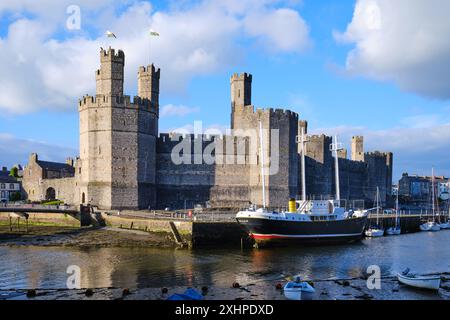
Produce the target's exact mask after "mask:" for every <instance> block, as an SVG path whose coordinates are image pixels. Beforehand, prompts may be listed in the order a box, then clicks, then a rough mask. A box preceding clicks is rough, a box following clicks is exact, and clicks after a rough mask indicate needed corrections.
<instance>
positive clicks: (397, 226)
mask: <svg viewBox="0 0 450 320" xmlns="http://www.w3.org/2000/svg"><path fill="white" fill-rule="evenodd" d="M401 233H402V229H401V227H400V222H399V204H398V191H397V197H396V200H395V225H394V226H393V227H389V228H387V230H386V234H387V235H389V236H397V235H399V234H401Z"/></svg>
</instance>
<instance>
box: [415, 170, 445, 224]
mask: <svg viewBox="0 0 450 320" xmlns="http://www.w3.org/2000/svg"><path fill="white" fill-rule="evenodd" d="M431 172H432V174H431V204H432V208H433V209H432V212H433V220H429V221H427V222H425V223H424V224H421V225H420V230H421V231H439V230H441V226H440V224H439V223H437V222H436V221H435V217H436V207H435V200H436V199H435V190H434V168H432V171H431Z"/></svg>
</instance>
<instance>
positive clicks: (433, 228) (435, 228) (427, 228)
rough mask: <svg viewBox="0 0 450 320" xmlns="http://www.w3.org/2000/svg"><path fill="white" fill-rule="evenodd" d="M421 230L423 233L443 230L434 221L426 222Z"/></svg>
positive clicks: (421, 226)
mask: <svg viewBox="0 0 450 320" xmlns="http://www.w3.org/2000/svg"><path fill="white" fill-rule="evenodd" d="M420 230H421V231H439V230H441V226H440V225H439V224H438V223H436V222H434V221H428V222H425V223H424V224H421V225H420Z"/></svg>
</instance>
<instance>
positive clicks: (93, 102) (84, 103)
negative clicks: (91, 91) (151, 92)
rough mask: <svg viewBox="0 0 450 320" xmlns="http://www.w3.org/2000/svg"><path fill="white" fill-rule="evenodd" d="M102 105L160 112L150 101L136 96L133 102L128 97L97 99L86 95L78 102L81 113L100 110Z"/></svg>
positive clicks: (103, 96)
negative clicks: (86, 110) (88, 110)
mask: <svg viewBox="0 0 450 320" xmlns="http://www.w3.org/2000/svg"><path fill="white" fill-rule="evenodd" d="M102 105H103V106H104V107H114V108H129V109H136V110H137V109H139V110H142V111H149V112H153V113H157V112H158V108H157V106H155V105H153V104H152V103H151V102H150V100H148V99H143V98H141V97H139V96H134V97H133V100H131V97H130V96H128V95H125V96H112V97H111V96H105V95H97V96H95V97H93V96H89V95H86V96H84V97H83V98H81V99H79V100H78V106H79V110H80V111H81V110H84V109H87V108H98V107H101V106H102Z"/></svg>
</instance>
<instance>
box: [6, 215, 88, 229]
mask: <svg viewBox="0 0 450 320" xmlns="http://www.w3.org/2000/svg"><path fill="white" fill-rule="evenodd" d="M10 216H11V217H12V222H13V223H15V222H16V221H17V218H16V217H15V216H14V214H13V215H11V213H10V212H0V221H9V219H10ZM79 219H80V218H79V216H72V215H69V214H63V213H40V212H39V213H38V212H33V213H28V221H29V222H30V223H35V224H52V225H57V226H61V227H80V220H79ZM20 220H21V221H22V222H24V221H25V218H21V219H20Z"/></svg>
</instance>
